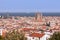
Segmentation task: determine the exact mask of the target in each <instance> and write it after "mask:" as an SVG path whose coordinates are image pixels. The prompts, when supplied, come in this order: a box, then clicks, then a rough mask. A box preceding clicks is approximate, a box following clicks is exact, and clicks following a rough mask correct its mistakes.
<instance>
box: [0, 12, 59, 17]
mask: <svg viewBox="0 0 60 40" xmlns="http://www.w3.org/2000/svg"><path fill="white" fill-rule="evenodd" d="M35 14H36V13H34V12H31V13H24V12H22V13H21V12H14V13H12V12H11V13H7V12H6V13H0V16H7V15H9V16H35ZM42 15H43V16H60V13H58V12H55V13H52V12H49V13H46V12H45V13H42Z"/></svg>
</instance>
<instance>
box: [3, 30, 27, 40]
mask: <svg viewBox="0 0 60 40" xmlns="http://www.w3.org/2000/svg"><path fill="white" fill-rule="evenodd" d="M2 40H27V39H26V38H25V36H24V33H22V32H21V33H19V32H17V31H13V32H9V33H7V34H6V36H5V38H3V39H2Z"/></svg>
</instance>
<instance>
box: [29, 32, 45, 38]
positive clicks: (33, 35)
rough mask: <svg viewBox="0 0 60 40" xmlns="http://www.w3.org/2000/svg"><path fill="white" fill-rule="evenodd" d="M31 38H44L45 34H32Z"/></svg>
mask: <svg viewBox="0 0 60 40" xmlns="http://www.w3.org/2000/svg"><path fill="white" fill-rule="evenodd" d="M30 36H31V37H40V38H41V37H42V36H44V34H40V33H32V34H30Z"/></svg>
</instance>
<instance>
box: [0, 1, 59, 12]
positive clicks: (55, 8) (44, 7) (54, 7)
mask: <svg viewBox="0 0 60 40" xmlns="http://www.w3.org/2000/svg"><path fill="white" fill-rule="evenodd" d="M37 11H39V12H60V0H0V12H37Z"/></svg>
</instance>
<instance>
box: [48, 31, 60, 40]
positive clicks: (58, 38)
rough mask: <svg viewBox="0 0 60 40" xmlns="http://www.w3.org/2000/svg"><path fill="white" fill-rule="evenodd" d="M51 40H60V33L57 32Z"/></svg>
mask: <svg viewBox="0 0 60 40" xmlns="http://www.w3.org/2000/svg"><path fill="white" fill-rule="evenodd" d="M49 40H60V32H55V33H54V34H53V35H52V36H51V38H49Z"/></svg>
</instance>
